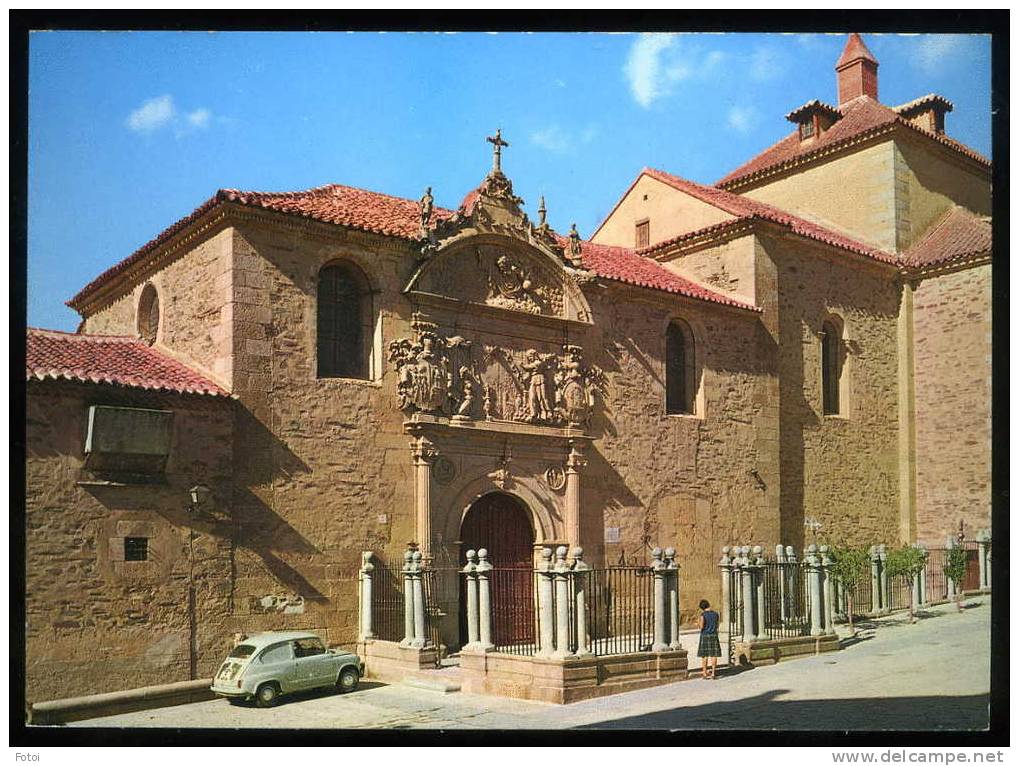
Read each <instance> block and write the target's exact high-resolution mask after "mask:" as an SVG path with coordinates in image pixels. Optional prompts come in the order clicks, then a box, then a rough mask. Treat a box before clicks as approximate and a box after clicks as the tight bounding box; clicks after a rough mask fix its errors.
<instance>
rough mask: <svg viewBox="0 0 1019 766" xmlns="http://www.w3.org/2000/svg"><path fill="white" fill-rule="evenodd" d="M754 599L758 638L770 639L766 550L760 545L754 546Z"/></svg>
mask: <svg viewBox="0 0 1019 766" xmlns="http://www.w3.org/2000/svg"><path fill="white" fill-rule="evenodd" d="M753 553H754V581H755V588H754V599H755V600H756V604H755V606H756V608H757V609H756V612H757V638H759V639H761V640H762V641H763V640H764V639H766V638H767V637H768V630H767V626H766V624H765V619H764V616H765V611H764V608H765V603H764V577H765V571H764V548H762V547H761V546H760V545H755V546H754V551H753Z"/></svg>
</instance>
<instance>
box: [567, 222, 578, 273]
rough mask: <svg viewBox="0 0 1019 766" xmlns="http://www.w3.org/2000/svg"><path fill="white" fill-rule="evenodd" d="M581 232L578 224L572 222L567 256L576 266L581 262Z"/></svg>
mask: <svg viewBox="0 0 1019 766" xmlns="http://www.w3.org/2000/svg"><path fill="white" fill-rule="evenodd" d="M580 250H581V247H580V233H579V232H578V231H577V224H575V223H571V224H570V242H569V245H568V246H567V248H566V257H567V259H568V260H569V261H570V263H572V264H573V265H574V266H579V265H580V264H581V255H580Z"/></svg>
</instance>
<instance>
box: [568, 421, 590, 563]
mask: <svg viewBox="0 0 1019 766" xmlns="http://www.w3.org/2000/svg"><path fill="white" fill-rule="evenodd" d="M583 450H584V444H583V442H580V441H578V440H571V441H570V454H569V456H568V457H567V459H566V503H565V505H566V508H565V514H564V515H565V522H566V542H567V543H569V544H570V546H572V547H577V546H579V545H580V471H581V469H582V468H584V466H586V465H587V459H586V458H585V457H584V452H583Z"/></svg>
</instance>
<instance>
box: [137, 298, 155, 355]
mask: <svg viewBox="0 0 1019 766" xmlns="http://www.w3.org/2000/svg"><path fill="white" fill-rule="evenodd" d="M158 333H159V293H157V292H156V288H155V287H153V286H152V284H151V283H150V284H147V285H145V287H143V288H142V294H141V298H139V299H138V336H139V337H140V338H141V339H142V340H144V341H145V342H146V343H148V344H149V345H150V346H151V345H152V344H153V343H155V342H156V335H157V334H158Z"/></svg>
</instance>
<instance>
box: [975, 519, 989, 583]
mask: <svg viewBox="0 0 1019 766" xmlns="http://www.w3.org/2000/svg"><path fill="white" fill-rule="evenodd" d="M977 545H979V546H980V548H979V552H978V554H977V558H978V560H979V562H980V589H981V590H988V589H989V588H990V587H991V530H989V529H981V530H980V531H979V532H977Z"/></svg>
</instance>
